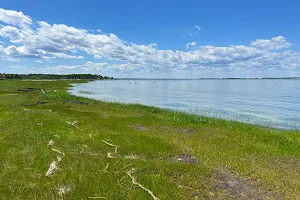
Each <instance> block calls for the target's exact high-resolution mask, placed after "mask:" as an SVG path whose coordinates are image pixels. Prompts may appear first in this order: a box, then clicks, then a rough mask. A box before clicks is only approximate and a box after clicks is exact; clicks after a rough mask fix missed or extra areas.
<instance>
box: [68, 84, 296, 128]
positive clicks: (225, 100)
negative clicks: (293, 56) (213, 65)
mask: <svg viewBox="0 0 300 200" xmlns="http://www.w3.org/2000/svg"><path fill="white" fill-rule="evenodd" d="M70 92H71V93H72V94H75V95H78V96H83V97H89V98H93V99H98V100H103V101H110V102H121V103H139V104H144V105H151V106H157V107H161V108H169V109H173V110H180V111H185V112H191V113H195V114H199V115H205V116H212V117H219V118H224V119H230V120H237V121H242V122H248V123H255V124H260V125H264V126H270V127H275V128H285V129H300V80H282V79H278V80H270V79H269V80H241V79H240V80H136V81H135V80H130V81H128V80H108V81H94V82H90V83H85V84H76V85H75V87H74V88H73V89H72V90H71V91H70Z"/></svg>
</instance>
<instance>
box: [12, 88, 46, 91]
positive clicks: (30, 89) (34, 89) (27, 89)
mask: <svg viewBox="0 0 300 200" xmlns="http://www.w3.org/2000/svg"><path fill="white" fill-rule="evenodd" d="M37 90H41V88H26V89H19V90H17V91H18V92H33V91H37Z"/></svg>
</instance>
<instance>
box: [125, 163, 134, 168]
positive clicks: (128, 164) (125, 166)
mask: <svg viewBox="0 0 300 200" xmlns="http://www.w3.org/2000/svg"><path fill="white" fill-rule="evenodd" d="M130 165H132V163H130V164H128V165H126V166H125V167H123V169H125V168H127V167H129V166H130Z"/></svg>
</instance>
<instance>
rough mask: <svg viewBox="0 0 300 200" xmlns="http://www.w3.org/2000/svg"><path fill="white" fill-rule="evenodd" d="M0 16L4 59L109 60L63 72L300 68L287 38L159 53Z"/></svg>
mask: <svg viewBox="0 0 300 200" xmlns="http://www.w3.org/2000/svg"><path fill="white" fill-rule="evenodd" d="M0 13H1V14H0V21H1V22H2V23H4V24H3V25H1V26H0V39H1V38H4V39H6V40H7V41H8V42H7V41H6V42H5V43H1V44H0V59H2V60H15V61H20V60H22V59H30V58H33V59H32V60H33V61H37V60H38V62H40V61H43V60H52V59H57V58H60V59H81V60H82V59H84V57H83V55H85V54H87V55H89V56H92V57H94V59H104V60H106V61H107V62H99V63H97V62H91V61H87V62H86V63H85V64H84V65H72V66H71V67H70V66H68V65H60V66H57V67H56V68H53V69H54V70H58V71H59V72H62V71H63V70H65V71H68V70H71V71H82V72H87V71H93V72H99V73H100V72H103V71H117V72H131V71H140V72H145V73H149V72H155V71H156V72H159V71H161V72H180V71H184V70H190V71H193V70H194V71H209V70H212V71H220V69H226V70H239V71H241V70H243V69H245V70H246V69H247V70H251V67H252V68H253V69H257V68H261V69H264V67H265V66H268V68H282V69H287V70H292V69H296V68H298V67H300V59H299V53H298V52H292V51H284V52H278V51H277V50H280V49H285V48H289V47H290V46H291V45H292V44H291V43H290V42H288V41H287V40H286V39H285V38H284V37H283V36H278V37H274V38H271V39H269V40H268V39H264V40H262V39H258V40H255V41H253V42H251V43H250V44H248V45H235V46H234V45H232V46H223V47H219V46H211V45H206V46H200V47H198V48H196V45H197V44H196V42H190V43H188V44H187V45H186V48H187V49H188V51H173V50H160V49H159V48H158V45H157V44H135V43H130V42H127V41H124V40H121V39H120V38H119V37H117V36H116V35H114V34H105V33H103V32H102V31H88V30H85V29H80V28H75V27H72V26H67V25H65V24H49V23H47V22H45V21H37V22H32V20H31V19H30V17H28V16H25V15H24V14H23V13H21V12H17V11H8V10H3V9H1V10H0ZM3 13H5V14H3ZM7 13H8V14H7ZM17 19H18V20H17ZM28 25H31V26H28ZM200 30H201V28H200V27H199V26H197V25H195V26H194V30H193V31H194V32H193V33H197V32H198V31H200ZM110 63H119V64H110ZM47 69H49V67H48V68H47ZM50 71H51V70H50Z"/></svg>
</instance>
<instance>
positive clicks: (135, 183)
mask: <svg viewBox="0 0 300 200" xmlns="http://www.w3.org/2000/svg"><path fill="white" fill-rule="evenodd" d="M133 171H135V169H132V170H130V171H128V172H127V175H128V176H129V177H130V178H131V181H132V183H133V184H134V185H137V186H139V187H140V188H142V189H143V190H145V191H146V192H148V194H150V195H151V197H152V198H153V199H154V200H159V198H157V197H156V196H154V194H153V192H152V191H150V190H149V189H147V188H145V187H144V186H142V185H141V184H139V183H138V182H137V181H136V179H135V177H133V176H132V175H131V173H132V172H133Z"/></svg>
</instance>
